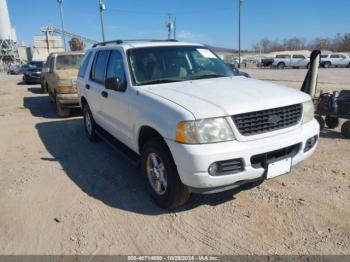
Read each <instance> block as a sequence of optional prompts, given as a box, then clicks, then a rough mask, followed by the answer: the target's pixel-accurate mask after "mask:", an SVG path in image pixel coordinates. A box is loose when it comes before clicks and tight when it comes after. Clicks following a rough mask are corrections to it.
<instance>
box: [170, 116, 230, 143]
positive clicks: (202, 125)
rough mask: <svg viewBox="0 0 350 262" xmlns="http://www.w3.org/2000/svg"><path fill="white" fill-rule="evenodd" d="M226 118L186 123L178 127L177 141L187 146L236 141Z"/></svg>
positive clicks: (181, 123)
mask: <svg viewBox="0 0 350 262" xmlns="http://www.w3.org/2000/svg"><path fill="white" fill-rule="evenodd" d="M234 139H235V137H234V135H233V133H232V130H231V127H230V126H229V124H228V123H227V121H226V119H225V118H212V119H203V120H196V121H184V122H180V123H179V124H178V125H177V129H176V141H177V142H180V143H186V144H206V143H215V142H224V141H230V140H234Z"/></svg>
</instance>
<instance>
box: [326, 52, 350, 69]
mask: <svg viewBox="0 0 350 262" xmlns="http://www.w3.org/2000/svg"><path fill="white" fill-rule="evenodd" d="M320 64H321V66H323V67H324V68H329V67H332V66H337V67H338V66H339V67H350V57H347V56H345V55H343V54H328V55H321V61H320Z"/></svg>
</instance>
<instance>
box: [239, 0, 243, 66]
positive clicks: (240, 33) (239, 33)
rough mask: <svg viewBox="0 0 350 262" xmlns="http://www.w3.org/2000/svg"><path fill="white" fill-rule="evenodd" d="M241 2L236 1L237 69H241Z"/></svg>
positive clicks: (241, 0) (240, 0)
mask: <svg viewBox="0 0 350 262" xmlns="http://www.w3.org/2000/svg"><path fill="white" fill-rule="evenodd" d="M242 5H243V0H238V68H241V7H242Z"/></svg>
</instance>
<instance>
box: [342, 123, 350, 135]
mask: <svg viewBox="0 0 350 262" xmlns="http://www.w3.org/2000/svg"><path fill="white" fill-rule="evenodd" d="M341 134H342V135H343V137H345V138H347V139H350V121H346V122H345V123H344V124H343V125H342V126H341Z"/></svg>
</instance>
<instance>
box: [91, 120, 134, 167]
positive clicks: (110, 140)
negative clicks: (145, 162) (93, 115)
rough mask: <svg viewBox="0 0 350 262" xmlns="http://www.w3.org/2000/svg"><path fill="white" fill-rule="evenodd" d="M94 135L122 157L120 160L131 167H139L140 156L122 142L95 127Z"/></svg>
mask: <svg viewBox="0 0 350 262" xmlns="http://www.w3.org/2000/svg"><path fill="white" fill-rule="evenodd" d="M96 134H97V135H98V136H99V137H100V138H101V139H102V140H103V141H105V142H106V143H107V144H108V145H110V146H111V147H112V148H113V149H115V150H117V151H118V152H119V153H120V155H121V156H122V158H124V159H125V160H126V161H128V162H130V163H131V164H132V165H134V166H136V167H139V166H140V162H141V161H140V160H141V157H140V155H138V154H137V153H135V152H134V151H132V150H131V149H130V148H128V147H127V146H126V145H124V144H123V143H122V142H120V141H119V140H118V139H116V138H115V137H113V136H112V135H111V134H110V133H108V132H107V131H106V130H104V129H103V128H102V127H100V126H97V128H96Z"/></svg>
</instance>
